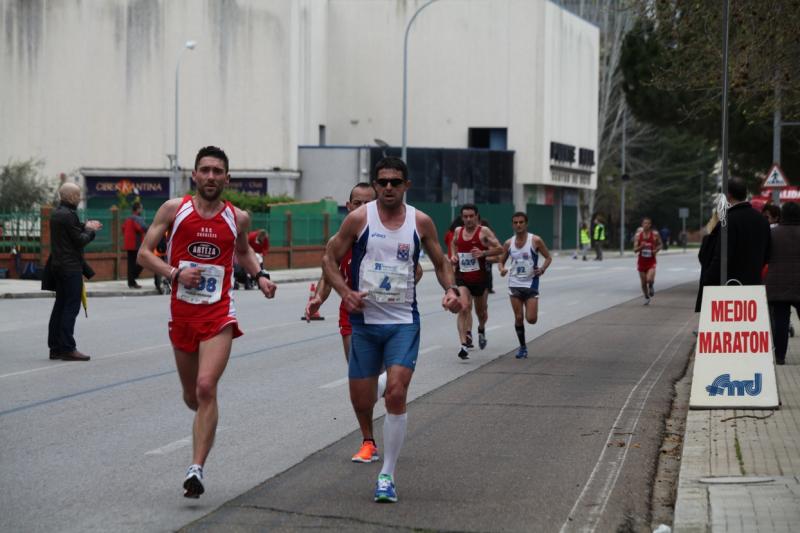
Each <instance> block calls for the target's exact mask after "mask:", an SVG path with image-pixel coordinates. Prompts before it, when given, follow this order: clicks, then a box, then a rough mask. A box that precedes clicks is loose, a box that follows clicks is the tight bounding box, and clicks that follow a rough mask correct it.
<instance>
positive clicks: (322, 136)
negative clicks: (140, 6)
mask: <svg viewBox="0 0 800 533" xmlns="http://www.w3.org/2000/svg"><path fill="white" fill-rule="evenodd" d="M319 145H320V146H325V124H320V125H319Z"/></svg>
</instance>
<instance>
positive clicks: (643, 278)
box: [633, 217, 661, 305]
mask: <svg viewBox="0 0 800 533" xmlns="http://www.w3.org/2000/svg"><path fill="white" fill-rule="evenodd" d="M659 250H661V237H659V236H658V232H657V231H653V221H652V219H651V218H650V217H644V218H643V219H642V231H641V232H639V234H638V235H637V236H636V244H635V245H634V247H633V251H634V253H636V254H638V259H637V261H636V269H637V270H638V271H639V281H640V282H641V284H642V293H643V294H644V305H650V298H652V297H653V296H654V295H655V290H654V288H653V285H654V283H655V281H656V254H657V253H658V251H659Z"/></svg>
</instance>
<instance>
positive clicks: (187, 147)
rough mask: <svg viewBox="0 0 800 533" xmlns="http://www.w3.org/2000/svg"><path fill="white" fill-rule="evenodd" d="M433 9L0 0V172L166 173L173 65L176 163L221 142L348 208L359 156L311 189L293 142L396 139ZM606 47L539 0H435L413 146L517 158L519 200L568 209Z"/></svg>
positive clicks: (590, 134)
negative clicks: (1, 33) (37, 163)
mask: <svg viewBox="0 0 800 533" xmlns="http://www.w3.org/2000/svg"><path fill="white" fill-rule="evenodd" d="M426 2H427V0H203V1H200V0H38V1H29V0H0V25H2V27H3V28H5V32H6V35H5V41H4V46H2V47H1V48H0V71H2V72H3V82H2V83H0V116H2V124H3V127H2V129H0V161H3V162H5V161H7V160H9V159H26V158H29V157H40V158H43V159H44V160H45V161H46V172H47V173H49V174H50V175H53V176H55V175H57V174H59V173H62V172H63V173H66V174H67V175H77V176H79V177H81V178H82V177H84V176H85V175H90V176H91V175H95V176H96V175H102V174H103V173H104V172H105V174H109V175H111V174H114V173H116V174H114V175H125V174H126V173H128V174H130V173H131V172H133V171H136V170H137V169H138V170H141V171H147V172H151V173H155V175H159V172H160V173H161V174H163V175H167V176H171V175H172V174H170V173H169V172H168V169H169V168H170V162H169V159H168V155H167V154H172V153H174V152H175V148H174V143H175V96H176V85H175V82H176V71H177V78H178V79H179V81H180V83H179V86H178V91H177V96H178V100H179V103H180V105H179V116H178V123H179V145H178V155H179V160H178V163H179V165H180V167H181V168H183V169H186V168H191V166H192V165H193V156H194V153H195V152H196V150H197V149H198V148H199V147H200V146H203V145H207V144H216V145H219V146H222V147H223V148H225V150H226V151H227V152H228V154H229V155H230V158H231V165H232V168H233V169H234V170H236V171H239V172H240V176H241V177H247V178H251V179H262V178H269V180H270V185H269V189H270V192H271V193H272V192H289V193H290V194H296V195H302V196H308V195H311V194H314V193H315V192H320V191H323V192H325V193H331V195H333V196H334V197H336V198H337V199H338V200H340V201H341V200H343V197H342V196H343V194H344V193H343V192H342V191H344V190H346V189H347V187H343V186H342V185H346V184H347V183H350V182H353V180H355V179H358V178H359V176H355V175H354V174H355V173H356V172H358V170H361V171H363V170H364V168H363V167H364V164H363V161H360V160H359V161H356V162H355V163H353V165H352V166H349V167H348V168H347V169H346V173H347V176H346V177H341V176H339V175H338V174H337V173H335V172H334V173H333V174H334V175H333V176H329V178H330V180H332V181H331V182H330V183H328V184H323V183H320V184H319V185H320V186H319V187H318V186H316V182H314V180H318V179H319V176H316V174H315V172H314V171H313V169H309V170H305V169H303V168H302V165H301V157H300V155H299V149H298V148H299V147H301V146H314V145H319V144H326V145H329V146H330V145H335V146H365V145H374V139H376V138H379V139H382V140H385V141H386V142H387V143H389V144H390V145H392V146H398V145H400V143H401V125H402V120H401V118H402V85H403V37H404V33H405V30H406V25H407V23H408V21H409V20H410V19H411V17H412V15H413V14H414V13H415V11H416V10H417V9H418V8H420V7H421V6H423V5H424V4H425V3H426ZM598 39H599V35H598V30H597V28H596V27H594V26H592V25H591V24H589V23H587V22H585V21H583V20H581V19H580V18H578V17H576V16H575V15H573V14H571V13H569V12H567V11H566V10H564V9H562V8H560V7H559V6H557V5H556V4H554V3H551V2H548V1H546V0H438V1H437V2H435V3H434V4H432V5H431V6H429V7H427V8H425V10H424V11H423V12H422V13H421V14H420V15H419V17H418V18H417V19H416V20H415V22H414V25H413V27H412V28H411V31H410V34H409V46H408V103H409V107H408V116H407V120H408V146H410V147H436V148H469V147H470V146H472V147H475V146H479V147H485V148H489V147H492V148H498V149H505V150H508V151H513V161H514V163H513V167H514V168H513V178H514V185H513V199H514V203H515V204H517V205H519V206H522V205H524V204H526V203H548V202H550V203H559V202H562V203H566V204H574V201H575V198H576V197H577V194H576V193H577V191H578V190H580V189H589V188H594V187H595V184H596V172H595V171H596V168H595V166H594V161H596V159H597V158H596V150H597V106H598V96H597V94H598V47H599V41H598ZM188 40H193V41H196V42H197V44H196V46H195V48H194V49H188V48H185V43H186V42H187V41H188ZM475 138H478V139H485V140H486V139H488V141H486V142H489V143H490V144H487V145H486V146H483V145H482V144H479V145H475V144H474V143H473V140H474V139H475ZM361 159H363V157H361ZM347 164H348V165H350V162H348V163H347ZM275 169H281V172H280V173H277V174H276V172H278V171H277V170H275ZM356 169H358V170H356ZM300 171H303V172H302V173H301V172H300ZM301 174H302V176H301ZM131 175H136V174H135V172H134V174H131ZM361 177H363V176H361ZM306 179H308V180H309V182H310V183H306V184H304V186H302V187H301V186H300V185H299V183H300V182H302V181H303V180H306ZM342 180H343V181H342ZM186 185H187V182H186V178H185V174H184V175H183V176H182V177H181V178H180V179H178V180H177V181H175V180H173V183H172V194H176V193H180V192H183V190H185V187H186ZM182 187H183V188H184V189H183V190H181V188H182ZM327 189H330V190H331V191H330V192H329V191H328V190H327ZM307 199H313V198H307Z"/></svg>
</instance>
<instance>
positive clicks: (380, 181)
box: [375, 178, 406, 187]
mask: <svg viewBox="0 0 800 533" xmlns="http://www.w3.org/2000/svg"><path fill="white" fill-rule="evenodd" d="M405 182H406V180H404V179H403V178H392V179H390V180H388V179H386V178H379V179H376V180H375V183H377V184H378V185H380V186H381V187H386V186H387V185H389V184H391V185H392V187H399V186H401V185H402V184H404V183H405Z"/></svg>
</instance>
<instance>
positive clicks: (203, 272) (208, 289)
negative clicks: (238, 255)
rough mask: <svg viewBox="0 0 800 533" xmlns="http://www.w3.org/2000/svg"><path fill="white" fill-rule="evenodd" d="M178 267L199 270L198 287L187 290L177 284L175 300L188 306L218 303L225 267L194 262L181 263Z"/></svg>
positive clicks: (220, 296)
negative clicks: (188, 304)
mask: <svg viewBox="0 0 800 533" xmlns="http://www.w3.org/2000/svg"><path fill="white" fill-rule="evenodd" d="M178 267H179V268H193V267H197V268H199V269H200V285H198V286H197V287H194V288H188V287H184V286H183V285H181V284H180V283H178V293H177V298H178V299H179V300H181V301H183V302H186V303H190V304H213V303H215V302H218V301H220V299H221V298H222V281H223V279H224V276H225V267H223V266H220V265H206V264H203V263H195V262H194V261H181V262H180V264H179V265H178Z"/></svg>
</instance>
